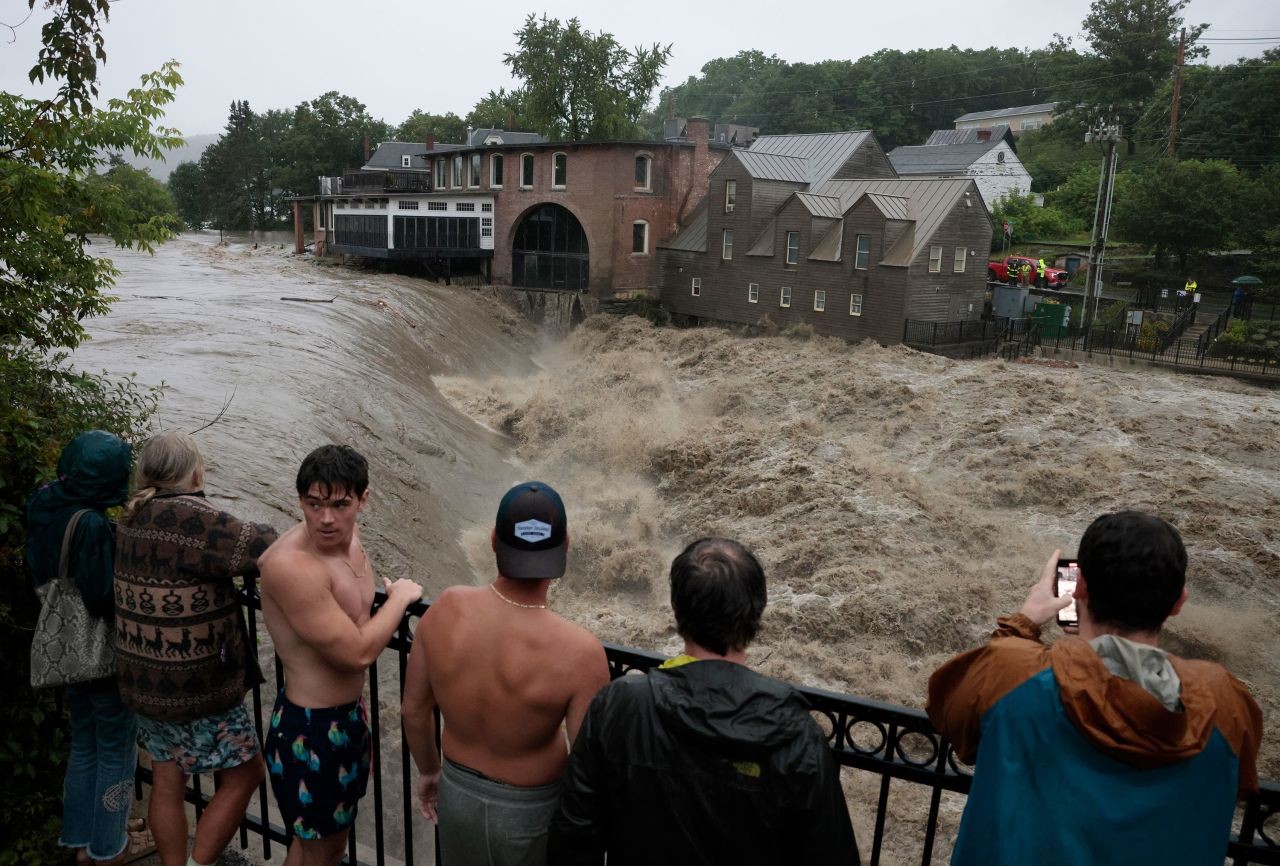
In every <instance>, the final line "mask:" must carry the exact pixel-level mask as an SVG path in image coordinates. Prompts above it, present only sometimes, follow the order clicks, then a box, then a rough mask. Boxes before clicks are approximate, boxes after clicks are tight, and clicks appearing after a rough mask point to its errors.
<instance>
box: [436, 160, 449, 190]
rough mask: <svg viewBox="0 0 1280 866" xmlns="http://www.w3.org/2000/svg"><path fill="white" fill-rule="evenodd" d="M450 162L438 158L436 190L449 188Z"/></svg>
mask: <svg viewBox="0 0 1280 866" xmlns="http://www.w3.org/2000/svg"><path fill="white" fill-rule="evenodd" d="M448 180H449V160H447V159H445V158H444V157H443V156H440V157H436V189H447V188H448V187H449V184H448Z"/></svg>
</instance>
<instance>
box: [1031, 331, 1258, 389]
mask: <svg viewBox="0 0 1280 866" xmlns="http://www.w3.org/2000/svg"><path fill="white" fill-rule="evenodd" d="M1041 346H1042V347H1043V348H1045V349H1051V348H1052V349H1059V350H1061V349H1069V350H1073V351H1078V352H1085V353H1088V354H1092V355H1109V356H1113V357H1118V358H1134V359H1138V360H1143V361H1147V362H1150V363H1151V364H1154V365H1156V366H1161V367H1169V368H1172V369H1177V370H1185V371H1188V372H1196V371H1199V372H1213V373H1226V374H1230V375H1237V376H1247V377H1264V378H1266V379H1268V380H1270V379H1273V378H1274V379H1280V352H1277V351H1275V350H1273V349H1268V348H1266V347H1253V346H1244V345H1230V344H1224V343H1223V342H1222V341H1221V340H1219V341H1217V342H1216V343H1213V344H1212V345H1208V346H1205V345H1204V344H1203V335H1202V336H1201V337H1200V338H1197V339H1194V340H1193V339H1185V340H1175V341H1174V342H1172V343H1170V344H1168V345H1165V344H1164V342H1163V341H1162V340H1161V339H1159V338H1158V337H1155V336H1152V335H1147V336H1143V335H1142V333H1141V331H1140V330H1139V329H1138V328H1137V327H1126V328H1123V329H1119V328H1116V329H1112V328H1107V329H1101V328H1099V329H1094V330H1092V331H1088V332H1086V331H1084V330H1082V329H1080V328H1075V327H1072V328H1064V329H1063V330H1061V331H1060V332H1059V333H1058V334H1056V335H1054V336H1052V337H1044V338H1043V340H1042V341H1041Z"/></svg>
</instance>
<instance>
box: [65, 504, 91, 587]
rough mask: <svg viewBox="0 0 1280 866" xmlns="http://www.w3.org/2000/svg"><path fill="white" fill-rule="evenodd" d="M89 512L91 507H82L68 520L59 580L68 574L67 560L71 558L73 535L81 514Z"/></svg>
mask: <svg viewBox="0 0 1280 866" xmlns="http://www.w3.org/2000/svg"><path fill="white" fill-rule="evenodd" d="M88 513H89V509H87V508H81V509H80V510H79V511H77V512H76V513H75V514H73V515H71V519H70V520H68V521H67V530H66V532H64V533H63V534H62V554H61V555H60V556H59V557H58V580H62V579H63V578H65V577H66V576H67V561H68V560H69V559H70V558H71V536H73V535H75V532H76V524H77V523H79V522H80V516H81V515H83V514H88Z"/></svg>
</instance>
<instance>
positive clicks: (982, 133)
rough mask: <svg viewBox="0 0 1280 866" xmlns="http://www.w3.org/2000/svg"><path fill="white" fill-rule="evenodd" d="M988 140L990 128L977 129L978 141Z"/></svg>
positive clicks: (989, 138)
mask: <svg viewBox="0 0 1280 866" xmlns="http://www.w3.org/2000/svg"><path fill="white" fill-rule="evenodd" d="M990 140H991V130H989V129H979V130H978V141H990Z"/></svg>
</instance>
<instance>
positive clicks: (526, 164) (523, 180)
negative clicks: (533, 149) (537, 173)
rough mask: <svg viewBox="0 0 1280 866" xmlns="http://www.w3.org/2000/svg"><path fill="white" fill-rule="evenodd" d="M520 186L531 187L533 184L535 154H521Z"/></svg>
mask: <svg viewBox="0 0 1280 866" xmlns="http://www.w3.org/2000/svg"><path fill="white" fill-rule="evenodd" d="M520 186H521V187H523V188H524V189H529V188H530V187H532V186H533V154H532V153H525V154H521V155H520Z"/></svg>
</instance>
